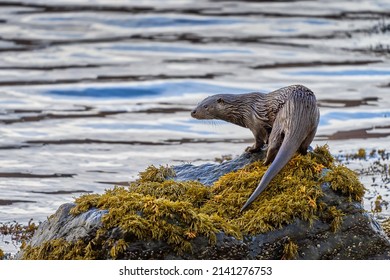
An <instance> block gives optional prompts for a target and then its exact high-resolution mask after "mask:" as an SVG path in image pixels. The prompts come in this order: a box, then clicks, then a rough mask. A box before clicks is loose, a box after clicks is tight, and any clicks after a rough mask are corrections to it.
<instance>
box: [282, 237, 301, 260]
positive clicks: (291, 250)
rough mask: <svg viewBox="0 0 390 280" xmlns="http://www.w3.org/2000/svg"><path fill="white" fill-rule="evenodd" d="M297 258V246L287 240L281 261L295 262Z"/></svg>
mask: <svg viewBox="0 0 390 280" xmlns="http://www.w3.org/2000/svg"><path fill="white" fill-rule="evenodd" d="M297 258H298V245H297V244H296V243H295V242H294V241H292V240H290V239H288V241H287V242H286V243H285V244H284V246H283V256H282V260H295V259H297Z"/></svg>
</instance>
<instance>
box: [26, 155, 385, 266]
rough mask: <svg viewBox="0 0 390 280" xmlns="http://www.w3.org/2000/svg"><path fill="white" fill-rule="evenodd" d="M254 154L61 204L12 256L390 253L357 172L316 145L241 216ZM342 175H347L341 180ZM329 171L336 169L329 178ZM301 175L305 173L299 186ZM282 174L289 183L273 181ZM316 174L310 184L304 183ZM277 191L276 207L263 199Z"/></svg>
mask: <svg viewBox="0 0 390 280" xmlns="http://www.w3.org/2000/svg"><path fill="white" fill-rule="evenodd" d="M258 159H259V158H258V155H257V156H252V155H248V154H243V155H241V156H240V157H238V158H236V159H234V160H231V161H227V162H224V163H222V164H214V165H212V164H205V165H201V166H192V165H188V164H186V165H182V166H175V167H173V168H174V170H175V172H176V177H175V178H174V179H175V180H176V181H183V183H177V182H174V181H170V180H166V181H164V180H160V179H158V180H157V179H156V181H153V180H151V181H150V178H149V177H148V180H145V178H146V177H147V176H144V175H142V174H141V178H140V180H139V181H138V182H137V183H135V184H134V185H132V186H131V187H130V190H127V189H121V188H115V189H113V190H110V191H108V192H107V193H106V194H103V195H101V196H100V195H87V196H85V197H84V198H80V199H79V200H76V204H65V205H63V206H61V207H60V208H59V209H58V210H57V212H56V213H55V214H54V215H53V216H52V217H50V218H49V219H48V221H46V222H45V223H43V224H42V225H41V226H40V227H39V229H38V230H37V232H36V233H35V235H34V237H33V238H32V240H31V241H30V243H29V244H28V245H27V246H25V247H24V250H23V251H22V252H21V254H20V257H22V258H26V259H42V258H49V259H78V258H86V259H390V241H389V239H388V237H387V236H386V235H385V233H384V232H383V230H382V228H381V226H380V225H379V224H378V223H377V222H376V221H375V220H374V219H373V217H372V216H371V215H370V214H368V213H366V212H365V211H364V209H363V207H362V203H361V199H362V195H363V191H362V190H363V187H362V186H361V185H360V183H359V182H358V181H356V180H357V179H356V178H352V179H351V177H353V176H355V175H351V174H353V173H352V172H351V171H349V170H347V169H346V168H344V167H342V168H343V169H340V168H341V167H337V166H335V165H334V164H333V162H332V159H331V158H330V157H329V155H327V154H326V152H324V150H320V149H318V150H315V151H314V152H313V153H312V154H311V155H307V156H306V157H303V156H297V157H296V158H294V159H293V160H291V162H290V163H289V164H290V165H289V166H288V167H287V168H286V170H285V171H283V172H282V174H279V175H280V176H281V177H280V178H279V179H278V178H276V177H275V184H274V185H270V187H269V188H268V189H267V190H266V191H265V192H264V195H263V194H262V196H264V197H263V198H262V199H259V201H255V202H254V203H253V206H251V207H252V208H251V209H249V210H248V211H246V212H244V213H243V214H240V213H239V208H240V206H241V205H242V203H243V202H245V199H246V198H247V197H248V195H249V194H250V193H251V192H252V190H253V188H254V187H255V186H256V183H257V182H258V176H260V177H261V174H262V173H261V172H264V170H266V167H263V166H261V164H260V163H258V162H256V163H254V164H253V165H251V166H249V167H248V166H247V165H248V164H250V163H251V162H255V161H256V160H258ZM243 167H244V169H242V170H240V171H238V172H236V173H229V172H231V171H234V170H238V169H240V168H243ZM320 168H322V170H327V171H326V172H324V171H321V170H320ZM302 170H303V171H302ZM157 171H158V169H156V168H155V169H154V171H153V172H157ZM288 172H290V173H288ZM336 172H338V173H337V174H336ZM342 172H346V174H344V175H345V176H344V177H345V178H344V179H342V180H341V179H340V178H342V177H343V173H342ZM348 172H351V173H348ZM162 173H164V172H163V171H162ZM227 173H229V174H227ZM300 173H302V174H300ZM332 173H334V174H335V176H333V177H332V176H328V175H327V174H330V175H332ZM164 174H165V173H164ZM223 174H226V176H224V177H223V178H220V176H222V175H223ZM292 174H300V175H299V176H301V177H299V178H294V177H291V176H293V175H292ZM308 174H312V177H313V178H312V179H313V180H312V181H309V183H307V184H305V182H304V181H305V179H306V177H308ZM279 175H278V176H279ZM336 175H337V176H336ZM294 176H295V175H294ZM297 176H298V175H297ZM302 176H303V177H302ZM252 177H253V178H252ZM355 177H356V176H355ZM286 178H289V179H288V180H287V179H286ZM186 180H200V181H201V182H202V183H204V184H206V185H212V184H213V186H210V187H205V186H203V185H202V184H200V183H195V182H184V181H186ZM217 180H218V181H217ZM294 180H295V181H294ZM340 180H341V181H340ZM345 180H347V181H345ZM287 181H288V182H290V181H291V182H293V183H294V187H292V186H289V185H287V186H288V188H283V186H279V185H282V184H283V183H286V182H287ZM317 181H321V182H320V183H318V187H313V189H309V190H308V188H309V186H311V185H312V184H314V182H317ZM339 181H340V182H341V185H340V182H339ZM241 182H243V184H244V183H245V184H244V185H241ZM351 182H352V183H353V184H356V185H357V186H356V188H354V186H353V184H352V185H351ZM336 183H338V184H336ZM298 184H299V186H298ZM301 184H302V185H301ZM342 185H346V187H343V186H342ZM248 186H250V188H252V189H249V190H248V189H247V188H248ZM293 188H296V189H293ZM278 189H280V190H278ZM224 191H226V192H224ZM228 195H230V196H229V198H227V196H228ZM306 195H307V198H308V200H305V199H306V198H305V196H306ZM275 197H277V200H276V201H280V203H282V205H277V204H276V203H275V202H274V201H271V202H270V204H267V201H268V200H270V199H273V198H275ZM302 197H303V198H305V199H304V200H303V202H304V203H303V204H302V203H301V202H302V201H301V200H299V199H301V198H302ZM224 199H225V200H224ZM226 199H230V200H226ZM286 201H287V203H286ZM306 201H307V203H308V204H309V206H307V205H305V203H306ZM115 205H117V206H115ZM264 205H266V208H264V207H265V206H264ZM75 206H76V207H75ZM96 206H99V208H102V209H98V208H96ZM230 206H231V207H230ZM278 207H279V208H278ZM294 207H295V208H294ZM290 208H291V209H290ZM259 209H260V210H261V209H263V210H261V211H263V212H261V213H260V212H259V211H260V210H259ZM267 209H268V210H267ZM122 211H123V212H122ZM194 225H195V226H194Z"/></svg>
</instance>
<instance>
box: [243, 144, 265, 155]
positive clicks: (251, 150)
mask: <svg viewBox="0 0 390 280" xmlns="http://www.w3.org/2000/svg"><path fill="white" fill-rule="evenodd" d="M261 148H262V147H259V146H256V145H253V146H249V147H247V148H246V149H245V152H247V153H251V154H253V153H257V152H260V151H261Z"/></svg>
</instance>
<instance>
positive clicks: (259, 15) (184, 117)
mask: <svg viewBox="0 0 390 280" xmlns="http://www.w3.org/2000/svg"><path fill="white" fill-rule="evenodd" d="M389 32H390V4H389V1H386V0H378V1H363V0H362V1H354V2H353V3H350V2H349V1H328V2H327V5H323V4H322V3H321V2H320V1H318V2H317V1H298V2H294V1H291V2H290V1H281V2H280V1H277V2H272V1H271V2H262V1H260V2H255V1H244V2H242V1H240V2H239V1H211V0H210V1H191V0H190V1H185V2H179V1H153V0H152V1H145V2H144V1H138V2H135V1H122V0H121V1H115V2H107V1H100V0H99V1H93V2H92V1H88V0H82V1H78V2H73V3H72V4H70V3H69V4H67V2H66V1H38V0H31V1H25V2H23V1H21V2H16V1H15V2H13V1H11V2H4V1H1V0H0V34H1V35H0V166H1V170H0V178H1V180H0V221H10V220H17V221H19V222H27V221H28V220H29V219H30V218H34V219H35V220H43V219H45V218H46V217H47V216H48V215H50V214H51V213H52V212H53V211H55V209H56V208H57V207H58V206H59V205H61V204H62V203H64V202H68V201H71V200H73V197H74V196H78V195H80V193H85V192H102V191H103V190H104V189H105V188H107V187H109V186H110V185H111V186H112V185H113V184H115V182H117V183H119V184H125V183H126V182H128V181H130V180H134V179H135V178H136V176H137V173H138V172H139V171H140V170H143V169H144V168H145V167H146V166H148V165H150V164H155V165H158V164H179V163H180V162H194V163H199V162H204V161H212V160H213V159H214V158H216V157H220V156H221V155H226V154H232V155H237V154H239V153H241V152H242V151H243V150H244V149H245V148H246V147H247V146H248V145H250V144H251V143H252V141H253V140H252V135H251V133H250V132H249V131H248V130H246V129H243V128H240V127H235V126H233V125H230V124H226V123H223V122H218V121H210V122H207V121H205V122H202V121H198V120H194V119H191V118H190V115H189V112H190V110H191V109H192V108H193V107H194V106H195V105H196V104H197V102H199V101H200V100H202V99H203V98H204V97H206V96H207V95H211V94H216V93H243V92H250V91H260V92H268V91H271V90H274V89H277V88H280V87H283V86H286V85H290V84H304V85H306V86H308V87H309V88H311V89H312V90H313V91H314V92H315V93H316V95H317V98H318V101H319V105H320V109H321V116H322V117H321V122H320V126H319V130H318V135H317V137H316V139H315V141H314V143H313V144H314V145H315V144H323V143H328V144H329V146H330V147H331V149H332V151H333V152H334V153H335V154H337V153H339V151H341V150H342V151H344V152H354V151H356V150H357V149H358V148H361V147H363V148H366V149H367V151H369V150H371V149H387V151H389V150H390V146H389V135H390V120H389V114H390V98H389V84H390V81H389V78H390V71H389V70H388V69H389V66H390V65H389V64H390V59H389V57H390V56H389V46H390V36H389ZM384 163H386V160H385V161H384ZM387 163H388V159H387ZM368 164H369V162H365V161H360V162H357V163H356V162H355V165H357V166H358V167H364V166H366V165H368ZM354 168H355V167H354ZM356 169H358V168H357V167H356ZM375 176H377V175H370V176H368V175H365V176H362V180H363V182H364V183H365V184H366V186H367V188H368V193H367V196H366V202H365V206H366V208H367V209H368V210H370V209H369V207H370V206H369V205H370V201H372V200H373V199H375V197H376V196H377V195H379V194H380V195H382V197H384V198H385V199H386V198H388V196H389V192H388V187H389V185H388V182H384V183H383V184H382V186H383V187H377V186H376V187H375V186H373V185H372V183H371V182H372V181H373V179H372V177H375ZM374 180H375V179H374ZM378 180H379V179H377V181H376V182H378ZM383 214H384V215H389V210H386V209H384V213H383Z"/></svg>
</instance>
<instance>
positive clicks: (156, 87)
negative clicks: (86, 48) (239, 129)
mask: <svg viewBox="0 0 390 280" xmlns="http://www.w3.org/2000/svg"><path fill="white" fill-rule="evenodd" d="M250 91H253V90H249V89H245V88H239V87H228V86H222V85H215V84H210V83H202V82H192V81H181V82H162V83H147V84H137V85H131V84H130V85H127V86H123V85H118V86H107V87H106V86H100V85H99V86H96V87H93V86H89V87H88V86H87V87H85V88H82V89H73V88H72V87H65V88H63V89H52V90H48V91H46V92H44V94H48V95H57V96H63V97H80V98H105V99H112V98H140V97H147V96H150V97H154V96H162V95H171V96H172V95H174V96H180V95H183V94H187V93H210V95H211V94H218V93H231V94H234V93H245V92H250Z"/></svg>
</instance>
